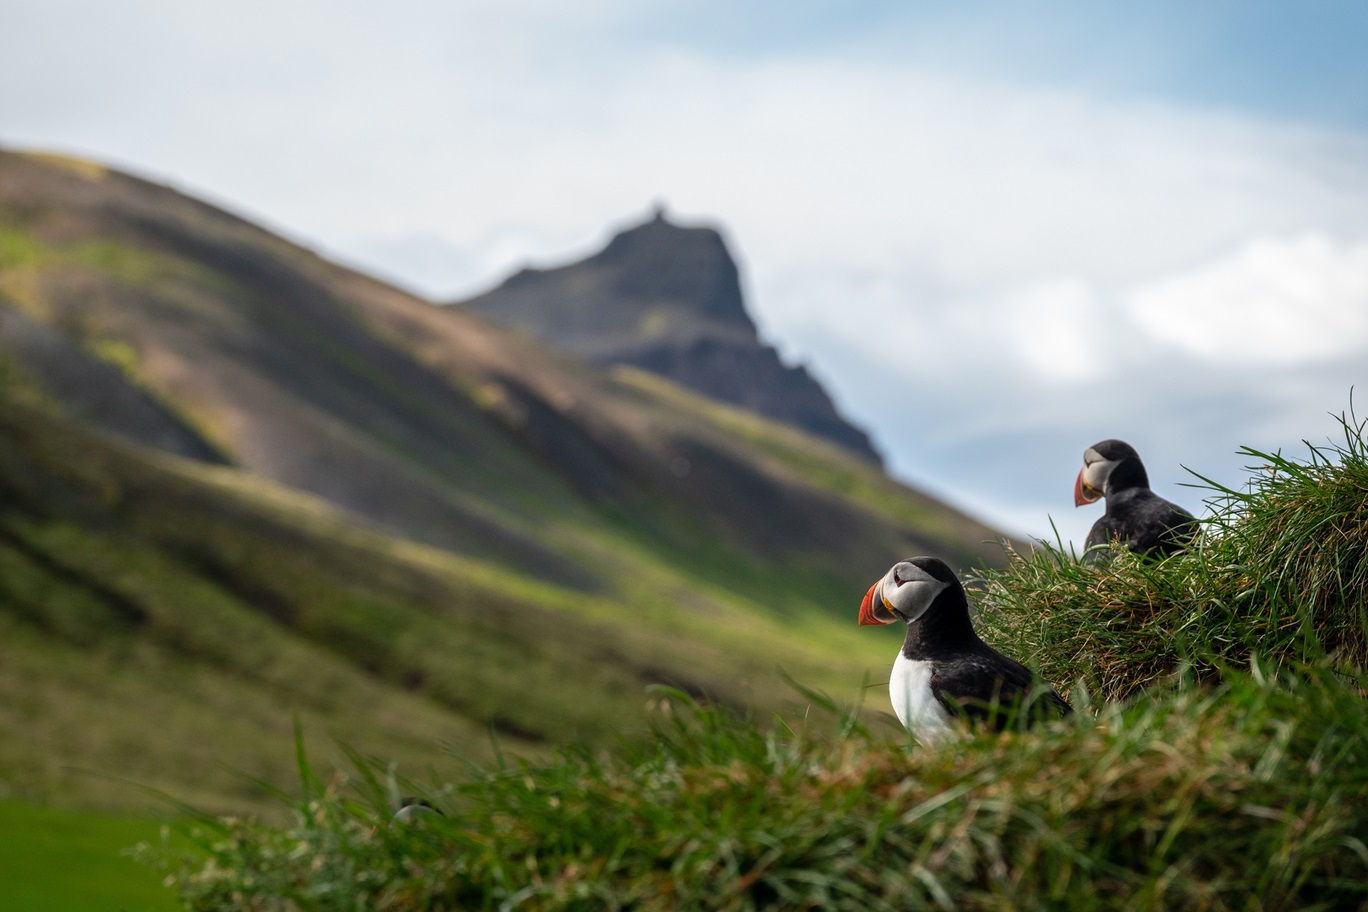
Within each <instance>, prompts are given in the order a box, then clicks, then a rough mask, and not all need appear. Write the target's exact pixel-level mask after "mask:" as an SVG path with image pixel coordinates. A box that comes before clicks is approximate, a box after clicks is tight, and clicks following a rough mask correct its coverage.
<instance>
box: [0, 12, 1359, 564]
mask: <svg viewBox="0 0 1368 912" xmlns="http://www.w3.org/2000/svg"><path fill="white" fill-rule="evenodd" d="M0 23H3V28H0V145H3V146H6V147H11V148H36V149H44V150H51V151H58V152H65V153H71V154H77V155H83V156H88V157H92V158H96V159H99V160H101V161H104V162H106V163H109V164H112V165H114V166H117V167H122V168H126V169H128V170H131V171H134V172H135V173H138V174H140V175H142V176H145V177H149V178H151V179H154V180H158V181H161V182H164V183H169V184H171V185H173V186H176V187H178V188H180V189H182V190H185V191H187V192H190V193H193V194H195V195H198V196H201V197H204V198H206V199H208V200H210V201H211V202H214V203H217V204H219V205H222V206H224V207H226V208H229V209H231V210H232V211H235V212H237V213H239V214H241V215H244V216H246V217H248V218H252V219H254V220H257V221H259V222H261V223H263V224H265V225H266V226H267V227H269V228H271V229H273V230H276V231H279V232H281V233H282V234H285V235H286V236H287V237H289V238H291V239H293V240H297V241H300V242H302V243H306V244H308V245H310V246H312V247H314V248H315V249H317V250H319V251H320V252H322V253H324V254H325V255H328V256H331V257H334V258H336V259H339V260H342V261H343V262H346V263H348V264H350V265H354V266H358V267H361V268H365V269H367V270H369V271H372V272H375V273H377V274H379V275H381V276H383V277H385V278H388V279H390V280H392V281H394V282H396V283H397V284H401V285H403V286H405V287H408V288H410V289H412V290H415V291H417V292H419V293H422V294H424V295H427V296H429V297H431V298H433V299H435V300H442V301H446V300H454V299H459V298H461V297H464V296H468V295H470V294H473V293H476V292H478V291H481V290H484V289H485V288H488V287H490V286H492V285H494V284H497V283H498V282H499V281H501V280H502V279H503V278H505V277H506V276H507V275H509V274H510V273H511V272H513V271H515V270H517V269H519V268H521V267H523V266H525V265H529V264H531V265H538V266H554V265H559V264H562V263H566V262H570V261H572V260H575V259H578V258H580V257H582V256H585V255H587V254H590V253H593V252H595V251H596V250H597V249H599V248H600V247H601V246H602V245H603V244H604V243H606V241H607V240H608V238H609V237H611V235H612V234H613V233H615V232H616V231H617V230H620V229H621V228H623V227H626V226H629V225H631V224H634V223H637V222H639V221H642V220H644V219H645V218H647V217H648V214H649V212H650V211H651V208H652V207H653V206H654V205H655V204H656V203H657V202H660V203H663V204H665V205H666V206H667V207H668V210H669V212H670V213H671V217H672V218H673V219H674V220H676V221H679V222H681V223H684V224H706V225H712V226H714V227H717V228H718V229H719V230H721V231H722V232H723V234H724V237H725V238H726V240H727V243H728V246H729V248H730V249H731V251H732V253H733V255H734V256H735V257H736V259H737V260H738V262H739V265H740V268H741V273H742V282H743V288H744V291H745V293H746V296H747V302H748V306H749V307H750V309H751V311H752V315H753V316H754V317H755V319H756V321H757V323H758V325H759V327H760V330H761V334H762V337H763V338H764V340H765V341H767V342H769V343H770V344H773V345H774V346H776V347H777V348H778V349H779V351H780V352H781V354H782V355H783V356H784V358H785V359H786V360H788V361H789V362H790V363H803V364H805V365H807V367H808V369H809V370H810V371H811V372H812V373H813V374H814V375H815V376H816V377H818V378H819V379H820V380H821V381H822V382H823V383H824V384H825V385H826V387H827V388H828V390H829V391H830V392H831V393H832V395H833V397H834V398H835V400H836V402H837V404H838V406H839V407H840V408H841V409H842V411H843V412H844V413H845V414H846V415H847V416H848V417H849V418H850V419H851V420H852V421H854V422H855V423H857V424H859V425H860V426H862V427H864V428H866V429H867V430H868V431H869V432H870V433H871V435H872V437H873V439H874V441H875V443H876V445H877V446H878V447H879V449H880V450H881V452H882V453H883V454H884V455H885V457H886V461H887V463H888V466H889V468H890V471H891V472H892V473H893V474H894V475H896V476H897V477H899V478H900V479H902V480H904V481H907V482H909V483H911V484H913V485H915V486H918V487H922V488H924V489H927V490H929V491H931V492H932V493H935V494H937V495H939V496H941V497H943V498H944V499H946V500H948V501H950V502H951V503H953V504H955V505H957V506H960V507H962V508H964V509H966V510H967V511H969V512H970V513H972V514H974V515H975V516H977V517H979V518H981V519H984V520H986V521H988V522H990V523H992V524H994V525H996V526H997V527H999V528H1001V529H1002V530H1004V531H1006V532H1008V533H1010V534H1012V535H1015V536H1033V537H1037V538H1043V539H1049V540H1053V539H1054V538H1055V535H1056V534H1058V535H1059V536H1061V537H1062V539H1063V540H1064V541H1065V542H1069V541H1072V542H1081V541H1082V539H1083V537H1084V536H1085V535H1086V533H1087V529H1088V528H1089V526H1090V525H1091V523H1092V522H1093V521H1094V520H1095V519H1096V518H1097V517H1098V516H1099V515H1100V514H1101V509H1102V508H1101V505H1094V506H1091V507H1086V508H1083V509H1076V508H1075V507H1074V505H1073V500H1072V488H1073V479H1074V476H1075V474H1076V473H1077V471H1078V469H1079V467H1080V466H1081V459H1082V453H1083V450H1084V449H1086V448H1087V447H1088V446H1089V445H1091V444H1093V443H1095V442H1097V441H1099V440H1101V439H1104V438H1108V437H1119V438H1122V439H1125V440H1127V441H1129V442H1130V443H1131V444H1133V445H1134V446H1135V447H1136V448H1137V450H1138V451H1139V452H1140V454H1141V456H1142V457H1143V458H1144V461H1145V464H1146V466H1147V467H1148V469H1149V474H1150V479H1151V482H1152V484H1153V486H1154V487H1155V489H1156V490H1157V491H1158V492H1159V493H1160V494H1162V495H1164V496H1166V497H1169V498H1170V499H1172V500H1175V501H1177V502H1179V503H1181V504H1184V505H1185V506H1187V507H1188V508H1189V509H1191V510H1192V511H1193V512H1195V513H1197V514H1199V515H1201V514H1202V513H1203V512H1204V508H1203V500H1204V498H1205V497H1206V496H1208V495H1209V493H1210V492H1204V491H1202V490H1200V489H1195V488H1192V487H1188V486H1187V485H1189V484H1192V483H1197V482H1198V478H1197V477H1196V475H1194V474H1193V473H1198V474H1200V475H1202V476H1205V477H1207V478H1210V479H1213V480H1216V481H1218V482H1221V483H1223V484H1227V485H1232V486H1239V485H1241V484H1242V483H1244V481H1245V480H1246V479H1247V478H1248V477H1249V471H1248V470H1247V469H1246V467H1247V466H1249V465H1251V464H1253V463H1255V462H1257V460H1256V459H1252V458H1251V457H1249V456H1245V455H1241V453H1240V450H1241V448H1242V447H1246V446H1247V447H1253V448H1255V449H1257V450H1262V451H1274V450H1282V451H1283V452H1284V453H1287V454H1291V455H1304V454H1305V452H1306V449H1305V444H1304V443H1303V441H1310V442H1311V443H1315V444H1324V443H1326V442H1328V441H1329V440H1331V439H1333V438H1335V436H1336V435H1337V434H1338V433H1339V425H1338V424H1337V422H1336V419H1335V417H1334V416H1336V415H1339V414H1340V413H1343V412H1345V411H1347V410H1348V409H1349V408H1350V407H1351V389H1357V396H1358V398H1359V400H1360V401H1362V400H1363V398H1364V397H1368V389H1365V380H1368V371H1365V367H1368V54H1364V53H1363V52H1362V47H1363V44H1364V40H1365V39H1366V38H1368V4H1363V3H1360V2H1318V0H1304V2H1267V0H1245V2H1234V0H1208V2H1204V3H1201V4H1195V3H1190V2H1184V3H1177V2H1168V0H1159V2H1152V3H1146V4H1138V3H1133V2H1127V3H1117V2H1105V0H1102V2H1083V0H1040V2H1033V3H1029V4H1028V3H1024V2H982V0H977V2H976V0H965V2H959V3H948V2H945V3H917V2H857V0H852V2H834V0H833V2H826V0H787V2H783V3H779V2H769V0H764V2H748V3H735V2H720V0H693V2H676V0H662V2H654V3H641V2H629V0H583V2H551V0H500V2H492V0H491V2H485V0H466V2H459V0H458V2H451V0H445V2H437V0H390V2H388V3H384V4H377V3H361V2H355V0H327V2H324V0H269V2H267V0H239V2H236V3H233V4H225V3H212V4H211V3H206V2H200V0H112V2H111V0H44V2H43V3H32V2H29V0H0ZM1360 410H1361V411H1362V412H1363V413H1365V414H1368V406H1365V407H1363V408H1361V409H1360Z"/></svg>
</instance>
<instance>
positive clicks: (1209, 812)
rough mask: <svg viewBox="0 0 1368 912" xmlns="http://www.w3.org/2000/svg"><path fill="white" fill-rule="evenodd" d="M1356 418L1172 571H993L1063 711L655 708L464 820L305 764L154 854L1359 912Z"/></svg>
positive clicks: (654, 903)
mask: <svg viewBox="0 0 1368 912" xmlns="http://www.w3.org/2000/svg"><path fill="white" fill-rule="evenodd" d="M1363 430H1364V426H1363V425H1361V424H1358V423H1356V422H1355V421H1353V420H1346V421H1345V422H1344V431H1345V438H1344V443H1343V445H1339V446H1329V447H1326V448H1317V449H1313V450H1312V451H1311V454H1310V458H1309V459H1308V460H1307V461H1304V462H1299V461H1294V460H1290V459H1287V458H1284V457H1282V456H1277V455H1271V456H1266V457H1264V458H1265V459H1266V460H1267V465H1266V466H1263V467H1260V468H1257V469H1256V470H1255V471H1254V473H1253V475H1252V477H1251V482H1250V485H1249V487H1248V488H1247V489H1246V490H1243V491H1230V490H1222V489H1214V490H1213V491H1212V494H1213V500H1214V506H1215V507H1216V508H1217V512H1216V514H1215V518H1214V519H1213V520H1211V521H1210V522H1208V523H1207V524H1206V526H1205V529H1204V534H1203V537H1202V539H1201V540H1200V542H1199V543H1198V544H1197V545H1196V546H1195V547H1194V548H1193V549H1192V550H1190V551H1189V552H1187V553H1184V554H1180V555H1177V556H1175V557H1173V558H1170V559H1169V560H1167V561H1165V562H1162V563H1158V564H1142V563H1140V562H1138V561H1133V560H1117V561H1114V562H1113V563H1111V564H1110V565H1109V566H1107V567H1105V568H1102V569H1097V568H1083V567H1079V566H1078V565H1076V564H1075V563H1073V562H1072V561H1070V560H1067V559H1065V557H1064V556H1063V555H1059V554H1056V553H1051V552H1048V551H1047V552H1043V553H1041V554H1039V555H1033V556H1023V557H1021V558H1019V559H1018V561H1017V562H1016V563H1015V564H1014V565H1013V566H1012V567H1011V568H1009V569H1007V570H1005V571H999V572H993V573H988V574H986V575H984V576H983V578H982V579H981V580H980V582H981V584H982V585H984V586H986V595H985V596H983V598H984V599H985V601H987V602H988V603H989V604H988V607H989V609H990V610H989V616H987V617H985V618H984V620H983V624H982V626H984V627H985V628H987V629H988V630H989V631H991V637H992V639H993V640H994V641H995V642H999V643H1003V644H1004V645H1005V646H1006V647H1007V648H1008V649H1009V650H1010V651H1015V652H1020V653H1023V654H1030V653H1034V655H1035V658H1036V659H1037V660H1039V661H1040V663H1041V664H1042V665H1045V666H1047V667H1048V668H1053V669H1055V671H1054V674H1055V676H1056V679H1058V676H1060V675H1070V676H1074V677H1076V678H1077V680H1078V681H1079V686H1078V687H1076V688H1075V689H1074V691H1073V699H1074V701H1075V706H1076V708H1077V709H1078V710H1079V712H1077V713H1076V714H1075V715H1074V716H1073V717H1072V718H1071V719H1069V720H1066V721H1062V722H1057V723H1054V724H1052V725H1050V726H1046V727H1039V728H1035V729H1032V730H1028V731H1009V732H1008V733H1006V734H1002V735H998V734H994V733H991V732H986V731H967V732H965V734H964V735H963V737H960V738H957V739H952V740H950V741H949V742H947V743H945V744H941V745H937V746H934V747H928V746H922V745H917V744H915V743H913V742H912V741H911V740H910V738H908V737H907V736H906V735H905V734H903V733H902V732H900V731H895V730H894V729H893V728H892V727H890V726H888V725H886V724H884V722H883V720H882V719H881V718H870V717H869V716H868V715H867V714H864V718H863V719H862V714H860V713H857V712H855V711H853V710H851V709H846V708H842V707H840V706H838V705H837V704H836V703H834V702H832V701H830V700H827V699H825V698H822V697H821V696H820V695H817V694H812V693H809V694H807V695H806V696H807V698H808V702H809V708H808V711H806V712H803V713H796V712H790V713H785V714H782V715H781V716H780V718H778V719H776V720H770V719H761V718H754V717H744V716H743V717H738V716H736V715H734V714H732V713H730V712H728V711H726V710H724V709H720V708H717V707H714V706H710V705H708V704H706V703H699V702H697V701H695V700H692V699H690V698H689V697H688V696H687V695H684V694H681V693H678V692H662V693H660V695H659V696H660V702H659V703H658V705H657V711H656V715H655V721H654V728H653V737H652V738H651V739H649V740H648V741H645V742H641V743H638V744H636V745H633V746H630V747H628V748H627V749H625V750H622V751H618V752H615V753H611V754H603V753H599V752H594V751H590V750H570V751H566V752H562V753H561V754H560V755H558V756H557V757H556V758H554V759H552V760H551V761H548V762H537V761H534V762H530V763H495V764H492V765H489V766H487V767H485V768H484V770H483V771H478V772H476V773H474V774H469V773H466V774H463V775H456V774H455V771H454V770H453V771H450V772H451V775H450V776H449V778H448V779H447V781H449V782H451V783H453V784H452V785H448V786H440V785H436V784H434V785H430V786H428V787H427V789H426V791H425V794H427V795H428V797H429V798H430V799H431V801H432V802H433V803H434V804H435V805H436V806H438V807H439V808H442V809H444V810H445V812H446V813H445V816H435V815H424V816H421V817H419V818H417V819H416V820H414V821H411V822H408V823H404V822H400V821H393V820H391V819H390V815H391V813H392V808H393V801H394V798H395V796H396V795H397V794H398V793H399V791H401V790H406V789H415V788H416V787H415V786H413V785H412V784H404V783H398V782H394V781H391V780H390V779H389V778H388V777H387V776H386V775H385V771H384V770H383V769H381V768H378V767H374V766H372V765H369V764H366V763H360V764H358V767H357V771H356V772H355V773H354V774H353V776H352V778H351V780H350V781H349V782H347V781H342V780H334V781H333V782H331V783H324V782H322V781H321V780H319V779H318V778H316V777H315V776H313V775H312V774H311V773H310V772H309V768H308V767H307V765H306V766H304V767H302V770H303V776H302V779H301V786H302V789H301V791H300V792H299V797H298V799H297V804H296V809H295V822H294V824H293V825H291V826H288V827H271V826H258V825H254V824H249V823H240V822H232V821H229V822H221V823H216V824H215V823H210V822H208V821H205V822H204V824H203V825H202V827H201V828H200V830H199V832H198V838H199V840H200V845H201V849H202V851H203V852H205V853H207V855H208V858H209V861H208V862H207V863H206V861H205V858H204V856H203V855H197V856H189V857H187V858H186V859H185V860H183V861H177V860H176V859H177V854H178V853H177V852H175V851H174V850H172V851H165V850H163V851H158V850H156V849H154V848H147V849H145V853H146V854H147V856H148V857H149V858H157V859H160V861H161V863H162V864H165V865H167V866H168V867H169V868H170V870H171V871H172V872H173V873H174V874H175V876H176V877H177V879H178V881H179V884H180V888H181V890H182V892H183V895H184V896H185V898H186V900H187V903H188V905H189V907H190V908H194V909H199V910H217V909H229V908H242V907H250V908H254V909H287V908H289V909H293V908H301V909H319V910H324V909H343V908H348V909H349V908H356V907H357V906H358V905H363V906H365V907H366V908H376V909H419V908H422V909H429V908H486V907H489V908H493V907H499V908H528V909H579V908H616V909H624V908H634V909H662V910H663V909H679V908H695V909H782V908H830V909H852V910H854V909H860V910H865V909H894V908H943V909H1037V908H1051V909H1079V910H1084V909H1115V908H1137V909H1139V908H1184V909H1189V908H1191V909H1213V910H1224V909H1255V908H1257V909H1313V908H1314V909H1353V908H1362V907H1363V906H1364V904H1365V903H1368V845H1365V842H1364V834H1365V833H1366V832H1368V712H1365V704H1364V693H1365V688H1366V687H1368V676H1365V663H1366V661H1368V657H1366V656H1365V653H1364V648H1363V644H1364V634H1365V626H1366V625H1368V610H1365V609H1366V608H1368V596H1366V595H1365V588H1364V586H1363V582H1364V576H1365V573H1368V551H1366V550H1365V545H1364V542H1365V541H1368V535H1365V534H1364V533H1365V531H1366V530H1365V523H1368V458H1366V457H1368V451H1365V448H1364V443H1363ZM1250 455H1252V456H1256V455H1259V454H1256V453H1254V451H1250ZM1089 690H1090V691H1091V692H1092V693H1093V694H1094V695H1101V694H1108V695H1116V696H1118V697H1120V696H1122V695H1124V699H1117V700H1108V701H1106V702H1103V701H1101V700H1099V699H1096V698H1089V696H1088V693H1089Z"/></svg>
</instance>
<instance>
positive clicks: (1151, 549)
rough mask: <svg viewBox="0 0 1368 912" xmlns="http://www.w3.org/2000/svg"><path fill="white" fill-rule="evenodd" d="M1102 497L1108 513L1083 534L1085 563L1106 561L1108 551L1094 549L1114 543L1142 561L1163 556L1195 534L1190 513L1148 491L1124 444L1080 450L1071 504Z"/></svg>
mask: <svg viewBox="0 0 1368 912" xmlns="http://www.w3.org/2000/svg"><path fill="white" fill-rule="evenodd" d="M1103 497H1105V498H1106V499H1107V512H1106V513H1105V514H1103V516H1102V518H1101V519H1099V520H1098V521H1097V522H1095V523H1093V527H1092V530H1091V531H1089V532H1088V539H1087V541H1086V543H1085V544H1084V559H1085V560H1105V559H1106V558H1107V556H1108V555H1109V553H1110V552H1109V551H1108V550H1107V549H1106V548H1098V546H1099V545H1110V544H1112V543H1113V542H1119V543H1120V544H1121V545H1122V546H1124V547H1125V548H1126V549H1127V550H1129V551H1133V552H1135V553H1136V554H1140V555H1142V556H1144V557H1152V558H1165V557H1168V556H1169V555H1170V554H1173V553H1174V552H1176V551H1181V550H1182V549H1183V548H1185V547H1187V545H1188V543H1189V542H1191V541H1192V537H1193V536H1194V535H1196V534H1197V520H1196V518H1195V517H1194V516H1193V515H1192V514H1191V513H1189V512H1188V511H1187V510H1184V509H1183V508H1182V507H1180V506H1178V505H1177V504H1174V503H1169V502H1168V501H1167V500H1165V499H1164V498H1162V497H1160V496H1159V495H1158V494H1155V493H1154V492H1153V491H1151V490H1150V486H1149V476H1148V475H1147V474H1146V473H1145V466H1144V463H1142V462H1141V461H1140V454H1138V453H1136V452H1135V448H1134V447H1132V446H1131V445H1130V444H1129V443H1126V442H1125V441H1124V440H1103V441H1101V442H1099V443H1094V444H1093V445H1092V446H1090V447H1088V449H1087V450H1085V451H1084V452H1083V468H1082V469H1081V470H1080V471H1079V473H1078V479H1077V480H1076V481H1075V482H1074V506H1076V507H1081V506H1083V505H1084V504H1090V503H1096V502H1097V501H1098V500H1100V499H1101V498H1103ZM1095 548H1097V549H1098V550H1093V549H1095Z"/></svg>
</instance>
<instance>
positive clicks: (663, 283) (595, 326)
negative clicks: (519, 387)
mask: <svg viewBox="0 0 1368 912" xmlns="http://www.w3.org/2000/svg"><path fill="white" fill-rule="evenodd" d="M461 305H462V306H463V307H465V308H467V309H469V310H473V311H475V312H476V313H480V314H483V315H484V316H487V317H489V318H490V319H491V320H494V321H496V322H499V323H502V324H504V325H507V326H512V327H516V328H518V329H521V330H524V331H527V332H530V333H531V334H533V335H534V336H536V337H537V338H538V339H541V340H542V341H543V342H545V343H547V344H548V345H553V346H555V347H557V348H559V349H561V350H563V351H566V352H569V353H571V354H573V355H576V356H578V357H581V358H585V359H587V360H589V361H593V362H596V363H599V364H625V365H631V366H634V367H639V368H642V369H643V370H648V371H650V372H652V373H654V374H658V375H660V376H662V377H665V378H667V379H669V380H673V381H674V382H675V383H678V384H680V385H681V386H685V387H688V388H689V389H692V390H695V391H697V392H701V393H703V394H704V395H706V396H710V397H711V398H714V399H719V400H721V401H723V402H728V403H731V404H733V405H738V406H740V407H742V408H746V409H749V410H750V411H753V412H756V413H757V414H760V415H765V416H767V417H770V418H773V419H775V420H776V421H782V422H784V423H786V424H790V425H793V426H794V427H797V428H801V429H803V430H805V431H807V432H808V433H810V434H814V435H816V436H818V437H821V438H823V439H826V440H831V441H834V442H836V443H838V444H840V445H841V446H844V447H846V448H847V449H849V450H851V451H852V452H855V453H858V454H860V455H861V456H864V457H865V458H867V459H870V460H872V461H874V462H880V458H879V455H878V453H877V452H876V451H875V450H874V447H873V445H872V444H871V443H870V441H869V437H868V435H866V434H865V432H864V431H862V430H860V429H859V428H857V427H855V426H854V425H852V424H850V422H848V421H846V420H845V419H844V418H843V417H841V415H840V414H839V413H838V412H837V411H836V407H835V405H834V404H833V403H832V401H831V397H830V396H828V395H827V392H826V390H824V389H823V388H822V386H821V384H819V383H818V382H817V381H816V380H815V379H813V377H812V376H811V375H810V374H808V372H807V370H806V369H805V368H803V367H801V366H796V367H790V366H787V365H785V364H783V363H782V362H781V361H780V360H779V354H778V352H776V351H775V350H774V349H773V348H772V347H770V346H768V345H764V344H762V343H761V342H760V340H759V338H758V336H757V334H756V329H755V324H754V323H753V322H752V321H751V318H750V315H749V314H747V313H746V309H745V304H744V302H743V301H742V296H741V284H740V279H739V276H738V274H737V268H736V262H735V261H734V260H733V259H732V257H731V254H730V253H728V251H727V246H726V244H725V243H724V242H723V240H722V236H721V235H720V234H718V233H717V232H716V231H715V230H713V229H711V228H687V227H682V226H679V225H675V224H673V223H672V222H670V221H668V220H667V219H666V218H665V216H664V213H663V212H660V211H657V212H656V214H655V216H654V218H652V219H651V220H650V221H648V222H646V223H645V224H642V225H638V226H635V227H633V228H629V229H627V230H625V231H623V232H621V233H619V234H618V235H617V236H616V237H614V238H613V239H612V240H611V241H610V242H609V243H608V246H607V247H605V248H604V249H603V250H602V251H601V252H599V253H597V254H595V255H594V256H592V257H589V258H588V259H585V260H582V261H580V262H578V263H572V264H570V265H568V266H561V267H558V268H555V269H524V270H522V271H521V272H519V273H517V274H516V275H514V276H512V277H510V278H509V279H508V280H507V281H505V282H504V283H503V284H501V285H500V286H499V287H497V288H495V289H493V290H491V291H489V292H486V293H485V294H482V295H478V296H476V297H473V298H470V299H468V300H466V301H462V302H461Z"/></svg>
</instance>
